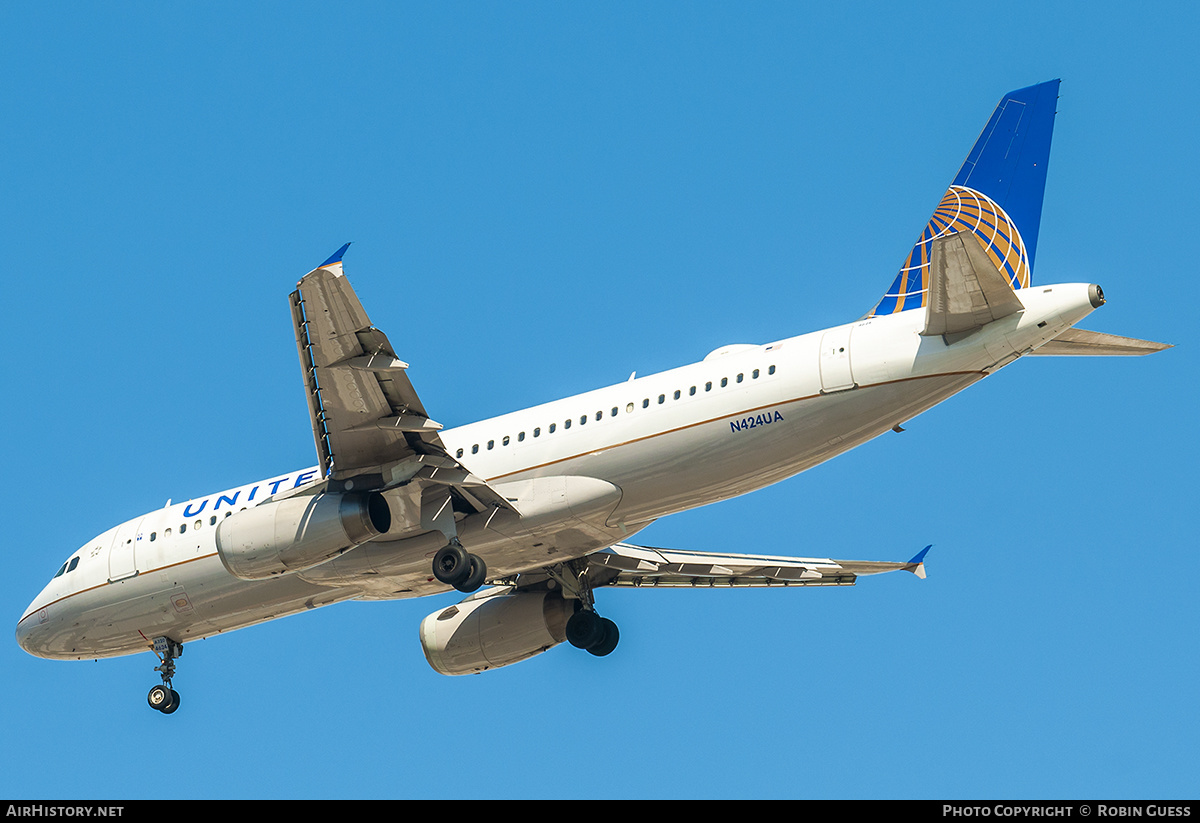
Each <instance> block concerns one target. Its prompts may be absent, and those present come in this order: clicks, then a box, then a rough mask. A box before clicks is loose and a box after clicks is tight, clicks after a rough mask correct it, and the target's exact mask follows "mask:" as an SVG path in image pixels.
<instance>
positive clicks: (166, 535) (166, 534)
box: [163, 529, 171, 537]
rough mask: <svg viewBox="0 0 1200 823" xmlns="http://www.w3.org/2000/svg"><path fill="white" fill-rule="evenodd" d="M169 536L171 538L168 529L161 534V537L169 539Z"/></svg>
mask: <svg viewBox="0 0 1200 823" xmlns="http://www.w3.org/2000/svg"><path fill="white" fill-rule="evenodd" d="M170 536H171V530H170V529H167V530H166V531H164V532H163V537H170Z"/></svg>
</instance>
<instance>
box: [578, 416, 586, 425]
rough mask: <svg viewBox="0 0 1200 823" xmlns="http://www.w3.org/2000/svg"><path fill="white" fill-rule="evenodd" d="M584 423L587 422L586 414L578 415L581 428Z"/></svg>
mask: <svg viewBox="0 0 1200 823" xmlns="http://www.w3.org/2000/svg"><path fill="white" fill-rule="evenodd" d="M586 422H587V415H586V414H581V415H579V425H581V426H582V425H583V424H584V423H586Z"/></svg>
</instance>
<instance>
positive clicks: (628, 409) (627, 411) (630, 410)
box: [613, 403, 633, 414]
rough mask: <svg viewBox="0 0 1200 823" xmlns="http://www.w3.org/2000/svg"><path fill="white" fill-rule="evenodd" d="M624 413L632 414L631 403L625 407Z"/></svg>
mask: <svg viewBox="0 0 1200 823" xmlns="http://www.w3.org/2000/svg"><path fill="white" fill-rule="evenodd" d="M625 413H626V414H633V404H632V403H630V404H629V405H628V406H626V407H625ZM613 414H616V412H615V411H614V412H613Z"/></svg>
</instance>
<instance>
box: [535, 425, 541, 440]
mask: <svg viewBox="0 0 1200 823" xmlns="http://www.w3.org/2000/svg"><path fill="white" fill-rule="evenodd" d="M533 436H534V437H541V436H542V428H541V426H539V427H538V428H536V429H534V430H533Z"/></svg>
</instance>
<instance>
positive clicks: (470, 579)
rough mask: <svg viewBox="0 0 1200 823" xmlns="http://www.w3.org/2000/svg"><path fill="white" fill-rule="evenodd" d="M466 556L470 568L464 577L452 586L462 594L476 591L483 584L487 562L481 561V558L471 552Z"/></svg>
mask: <svg viewBox="0 0 1200 823" xmlns="http://www.w3.org/2000/svg"><path fill="white" fill-rule="evenodd" d="M468 557H469V558H470V566H471V570H470V572H469V573H468V574H467V576H466V579H464V580H463V581H462V582H461V583H457V584H455V586H454V588H456V589H458V590H459V591H460V592H463V593H464V594H470V593H471V592H473V591H477V590H478V589H479V587H480V586H482V585H483V583H484V581H485V580H487V564H486V563H484V562H483V559H482V558H479V557H476V556H475V555H473V554H472V555H468Z"/></svg>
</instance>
